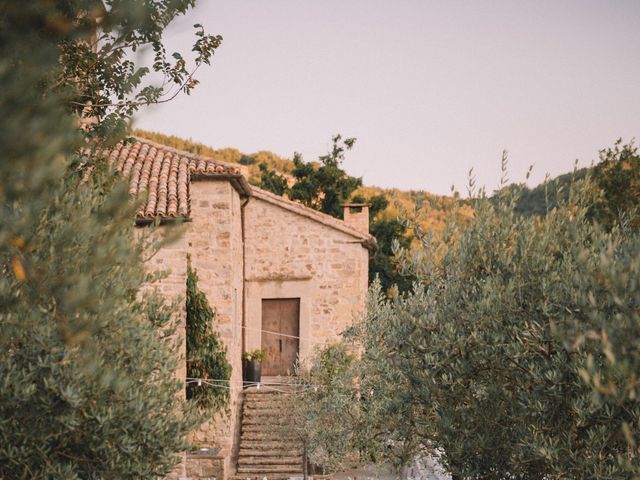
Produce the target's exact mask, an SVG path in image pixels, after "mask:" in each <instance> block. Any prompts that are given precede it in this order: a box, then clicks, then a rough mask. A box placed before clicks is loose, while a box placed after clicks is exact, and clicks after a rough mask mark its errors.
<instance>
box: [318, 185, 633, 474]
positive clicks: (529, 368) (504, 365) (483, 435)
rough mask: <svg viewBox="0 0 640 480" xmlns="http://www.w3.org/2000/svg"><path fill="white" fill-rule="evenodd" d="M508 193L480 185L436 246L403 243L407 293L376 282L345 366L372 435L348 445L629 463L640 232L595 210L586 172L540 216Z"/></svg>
mask: <svg viewBox="0 0 640 480" xmlns="http://www.w3.org/2000/svg"><path fill="white" fill-rule="evenodd" d="M513 192H514V190H509V189H505V190H504V195H503V198H502V199H501V201H500V202H498V203H497V204H494V203H493V202H490V201H488V200H487V199H484V198H480V199H478V200H477V201H476V202H475V208H476V214H475V217H474V219H473V220H472V221H470V222H469V224H468V225H466V226H460V225H455V224H452V225H450V227H449V228H448V229H447V230H446V232H445V240H446V241H447V245H448V248H447V251H446V253H445V254H444V256H443V257H442V255H441V251H440V250H438V251H436V250H435V249H440V248H441V244H440V243H439V242H438V243H435V242H434V243H433V245H431V244H430V243H429V242H428V241H427V242H425V250H424V254H423V255H421V256H420V257H417V258H416V257H414V258H409V257H406V262H411V263H410V264H409V263H407V264H406V266H407V267H409V268H410V269H411V271H412V272H413V273H414V274H416V275H417V277H418V279H419V281H418V283H417V284H416V286H415V288H414V291H413V292H412V293H411V294H408V295H405V296H398V297H395V298H393V299H390V300H389V299H387V298H386V296H385V295H383V294H382V292H381V291H380V289H379V287H374V288H373V289H372V292H371V296H370V299H369V302H368V311H367V318H366V319H365V320H364V321H363V322H361V323H360V324H359V325H357V326H356V327H355V328H354V329H353V330H352V332H351V338H352V340H355V341H356V343H357V344H358V345H359V346H360V348H361V349H362V355H361V359H360V361H359V362H357V363H354V368H353V369H352V371H351V374H350V376H351V377H355V378H357V382H355V383H357V384H358V388H357V392H359V395H360V398H361V400H360V401H359V402H357V405H358V406H359V409H360V410H361V412H362V413H363V414H362V415H360V416H359V418H360V419H361V420H362V421H360V422H358V423H354V424H353V425H352V428H354V429H358V430H360V431H363V430H364V431H367V432H369V438H371V439H372V441H371V442H369V443H365V444H362V443H360V444H357V443H353V444H351V445H345V448H351V449H353V450H359V451H360V453H364V454H366V455H367V456H369V457H370V458H375V459H383V458H386V459H391V460H394V461H396V462H398V463H403V462H406V461H407V460H408V459H409V458H411V456H412V455H414V454H416V453H418V452H420V451H422V450H423V449H425V448H426V449H428V450H431V451H432V452H436V451H437V452H438V454H440V455H441V461H442V463H443V464H444V466H445V467H446V468H447V469H448V470H449V471H450V472H451V473H452V475H453V476H454V478H466V479H476V478H477V479H480V478H482V479H505V478H512V479H513V478H522V479H535V478H538V479H553V478H556V479H560V478H620V479H622V478H630V477H634V476H635V477H637V476H638V475H639V474H640V461H639V456H638V453H640V452H639V451H638V440H639V433H640V423H639V421H640V403H639V401H638V398H639V396H638V394H640V390H639V388H640V383H639V382H638V372H639V371H640V370H639V366H640V363H639V362H640V341H639V340H638V339H639V338H640V310H639V308H640V240H639V239H638V235H637V233H636V232H635V231H634V229H632V228H630V226H629V224H628V223H627V224H626V226H625V225H620V224H618V225H617V226H613V227H611V229H610V230H609V227H608V226H607V228H606V229H605V228H603V227H601V226H600V225H599V224H597V223H595V224H594V223H592V222H591V221H590V217H589V209H590V207H591V206H592V205H593V204H594V198H596V199H597V198H598V196H597V195H594V190H593V188H592V184H591V183H589V181H588V180H586V181H583V182H579V184H574V185H572V187H571V191H570V192H568V195H567V197H568V199H567V201H566V202H565V203H564V204H561V205H559V206H558V207H557V208H555V209H553V210H551V211H549V213H548V214H547V215H546V216H545V217H544V218H540V217H536V216H533V217H523V216H521V215H517V214H516V213H514V207H515V205H516V200H517V198H516V197H515V196H512V194H513ZM439 253H440V255H439V256H438V254H439ZM436 257H437V258H438V259H439V260H438V261H437V262H434V261H433V259H434V258H436ZM325 388H326V389H327V391H328V392H332V391H333V392H336V395H335V398H336V401H338V399H339V398H340V395H339V389H336V388H331V387H330V386H325ZM326 395H327V393H325V396H326ZM365 398H366V402H365V401H364V399H365ZM365 412H366V415H364V413H365ZM342 428H344V427H342ZM376 439H384V441H376ZM635 477H634V478H635Z"/></svg>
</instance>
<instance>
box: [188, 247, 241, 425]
mask: <svg viewBox="0 0 640 480" xmlns="http://www.w3.org/2000/svg"><path fill="white" fill-rule="evenodd" d="M214 321H215V313H214V311H213V310H212V309H211V306H210V305H209V301H208V300H207V297H206V296H205V294H204V292H203V291H202V290H200V289H199V288H198V274H197V273H196V272H195V270H193V268H192V267H191V261H190V260H188V264H187V377H188V378H202V379H207V378H210V379H216V380H229V379H230V378H231V365H230V364H229V362H228V360H227V348H226V347H225V345H224V344H223V343H222V340H221V339H220V335H219V334H218V332H216V331H215V330H214V328H213V322H214ZM187 399H189V400H194V401H196V402H197V404H198V406H199V407H200V408H202V409H206V410H207V413H208V414H209V415H210V414H211V413H213V412H216V411H218V410H220V409H221V408H224V407H227V406H228V404H229V389H228V388H226V386H223V387H220V386H212V385H204V384H203V385H198V384H197V383H189V384H188V385H187Z"/></svg>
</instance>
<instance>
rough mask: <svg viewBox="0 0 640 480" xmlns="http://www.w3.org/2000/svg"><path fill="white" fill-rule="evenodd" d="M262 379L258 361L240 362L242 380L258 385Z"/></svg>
mask: <svg viewBox="0 0 640 480" xmlns="http://www.w3.org/2000/svg"><path fill="white" fill-rule="evenodd" d="M261 378H262V362H261V361H260V360H245V361H244V362H242V379H243V380H244V381H245V382H249V383H260V379H261Z"/></svg>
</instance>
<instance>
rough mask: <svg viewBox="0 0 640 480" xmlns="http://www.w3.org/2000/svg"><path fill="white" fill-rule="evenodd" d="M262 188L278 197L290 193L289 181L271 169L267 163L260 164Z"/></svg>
mask: <svg viewBox="0 0 640 480" xmlns="http://www.w3.org/2000/svg"><path fill="white" fill-rule="evenodd" d="M259 186H260V188H263V189H265V190H269V191H270V192H273V193H275V194H276V195H284V194H285V193H287V192H288V191H289V184H288V182H287V179H286V178H285V177H284V176H282V175H280V174H279V173H278V172H276V171H275V170H272V169H270V168H269V167H268V166H267V164H266V163H261V164H260V184H259Z"/></svg>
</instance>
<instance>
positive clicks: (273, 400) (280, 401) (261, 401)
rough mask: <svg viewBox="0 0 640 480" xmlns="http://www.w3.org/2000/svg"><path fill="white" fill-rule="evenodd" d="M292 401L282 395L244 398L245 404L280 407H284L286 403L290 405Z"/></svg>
mask: <svg viewBox="0 0 640 480" xmlns="http://www.w3.org/2000/svg"><path fill="white" fill-rule="evenodd" d="M290 403H291V402H290V401H289V400H288V399H285V398H281V397H279V396H278V397H264V398H262V397H249V398H247V397H245V398H244V399H243V405H276V406H278V407H283V406H286V405H290Z"/></svg>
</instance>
